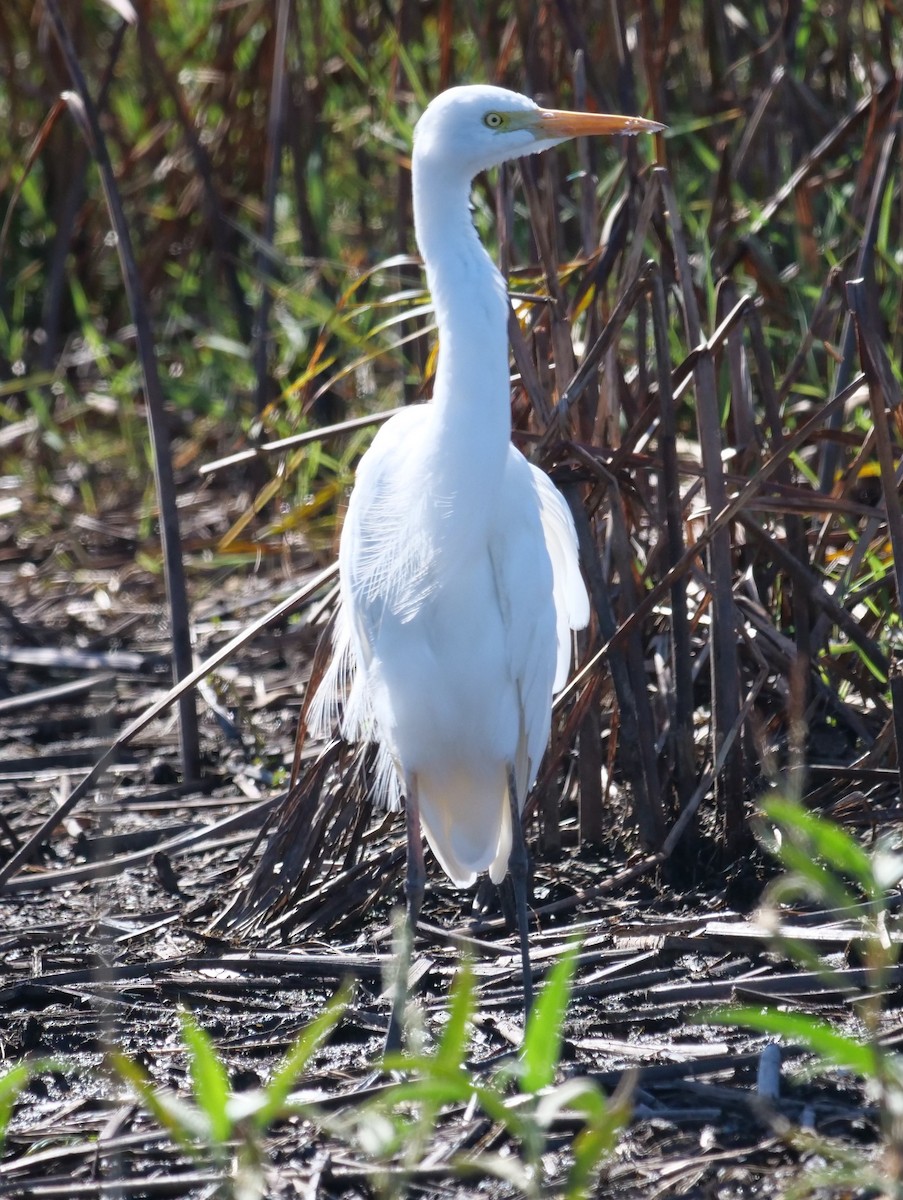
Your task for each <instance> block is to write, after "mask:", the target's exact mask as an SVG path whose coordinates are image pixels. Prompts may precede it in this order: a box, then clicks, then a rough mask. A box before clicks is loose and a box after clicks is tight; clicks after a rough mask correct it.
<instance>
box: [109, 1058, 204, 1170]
mask: <svg viewBox="0 0 903 1200" xmlns="http://www.w3.org/2000/svg"><path fill="white" fill-rule="evenodd" d="M109 1063H110V1066H111V1067H112V1068H113V1070H114V1071H115V1072H116V1074H117V1075H118V1076H119V1078H120V1079H122V1080H123V1081H124V1082H125V1083H127V1084H129V1085H130V1087H131V1088H132V1090H133V1091H134V1092H136V1093H137V1095H138V1097H139V1099H140V1100H141V1102H142V1104H143V1105H144V1107H145V1108H146V1109H147V1111H148V1112H149V1113H150V1114H151V1116H153V1117H154V1118H155V1119H156V1121H157V1122H158V1124H160V1125H161V1126H162V1127H163V1128H164V1129H165V1130H166V1131H167V1132H168V1133H169V1134H170V1135H171V1136H172V1138H173V1140H174V1141H175V1142H176V1143H177V1144H178V1145H180V1146H182V1147H183V1148H184V1149H185V1150H188V1151H189V1153H191V1154H197V1149H198V1147H197V1143H198V1142H202V1143H206V1144H209V1142H210V1140H211V1138H210V1135H211V1129H210V1122H209V1120H208V1119H207V1115H206V1113H202V1112H201V1111H200V1110H199V1109H197V1108H195V1107H194V1105H193V1104H189V1103H188V1102H187V1101H185V1100H181V1099H180V1098H179V1097H178V1096H176V1095H175V1094H174V1093H172V1092H167V1091H165V1090H164V1089H162V1088H157V1087H156V1085H155V1084H154V1082H153V1080H152V1079H151V1078H150V1076H149V1075H148V1074H147V1073H146V1072H145V1071H144V1069H143V1068H142V1067H140V1066H139V1065H138V1063H136V1062H133V1061H132V1059H130V1058H128V1057H127V1056H126V1055H125V1054H120V1053H118V1052H114V1053H112V1054H111V1055H110V1056H109Z"/></svg>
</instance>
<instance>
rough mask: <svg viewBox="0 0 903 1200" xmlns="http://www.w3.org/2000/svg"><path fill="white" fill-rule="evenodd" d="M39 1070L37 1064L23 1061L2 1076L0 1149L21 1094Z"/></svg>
mask: <svg viewBox="0 0 903 1200" xmlns="http://www.w3.org/2000/svg"><path fill="white" fill-rule="evenodd" d="M39 1069H40V1068H39V1066H38V1064H37V1063H33V1062H28V1061H23V1062H19V1063H16V1065H15V1066H14V1067H12V1068H11V1069H10V1070H9V1071H6V1072H5V1073H4V1074H3V1075H0V1149H2V1148H3V1143H4V1142H5V1141H6V1130H7V1127H8V1125H9V1119H10V1117H11V1116H12V1112H13V1108H14V1107H15V1104H16V1100H17V1099H18V1098H19V1093H20V1092H21V1091H22V1089H23V1088H24V1087H25V1086H26V1085H27V1083H28V1081H29V1079H30V1078H31V1077H32V1075H33V1074H34V1073H35V1072H36V1071H37V1070H39Z"/></svg>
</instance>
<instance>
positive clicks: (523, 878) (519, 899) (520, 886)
mask: <svg viewBox="0 0 903 1200" xmlns="http://www.w3.org/2000/svg"><path fill="white" fill-rule="evenodd" d="M508 803H509V804H510V806H511V857H510V858H509V859H508V874H509V875H510V876H511V883H512V884H513V885H514V901H515V904H516V906H517V928H518V932H519V934H520V957H521V965H522V967H523V972H524V1017H525V1018H526V1017H528V1016H529V1015H530V1009H531V1008H532V1007H533V969H532V968H531V966H530V925H529V920H528V917H527V868H528V866H529V859H528V858H527V843H526V840H525V838H524V824H523V821H522V820H521V815H520V805H519V804H518V801H517V780H516V779H515V778H514V769H513V767H509V768H508Z"/></svg>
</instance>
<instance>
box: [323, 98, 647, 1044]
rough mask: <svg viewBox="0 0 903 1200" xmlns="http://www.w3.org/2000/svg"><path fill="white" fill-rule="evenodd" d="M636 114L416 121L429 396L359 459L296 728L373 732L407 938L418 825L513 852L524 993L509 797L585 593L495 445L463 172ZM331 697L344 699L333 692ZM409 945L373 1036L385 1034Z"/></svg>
mask: <svg viewBox="0 0 903 1200" xmlns="http://www.w3.org/2000/svg"><path fill="white" fill-rule="evenodd" d="M660 128H662V127H661V126H659V125H657V124H656V123H654V122H652V121H646V120H644V119H642V118H639V117H621V116H608V115H602V114H598V113H567V112H559V111H550V110H545V109H542V108H540V107H538V106H537V105H536V104H534V102H533V101H532V100H529V99H528V98H527V97H526V96H521V95H518V94H517V93H514V92H509V91H506V90H504V89H502V88H497V87H489V86H466V87H456V88H451V89H449V90H448V91H446V92H443V93H442V94H441V95H439V96H438V97H437V98H436V99H435V100H433V101H432V103H431V104H430V105H429V106H428V107H427V109H426V111H425V112H424V113H423V115H422V116H421V118H420V120H419V121H418V123H417V126H416V128H415V130H414V151H413V161H412V171H413V200H414V229H415V234H416V238H417V245H418V247H419V249H420V252H421V254H422V256H423V262H424V265H425V268H426V277H427V283H428V285H429V290H430V293H431V295H432V300H433V306H434V309H435V314H436V323H437V326H438V331H439V355H438V362H437V368H436V378H435V385H434V388H433V397H432V401H431V402H430V403H428V404H425V405H420V406H416V407H411V408H409V409H407V410H405V411H403V412H401V413H399V414H398V415H396V416H395V417H393V418H392V419H391V420H390V421H389V422H388V423H387V424H386V425H384V426H383V427H382V428H381V429H380V431H379V433H378V434H377V435H376V437H375V438H374V440H373V443H372V445H371V446H370V449H369V450H368V451H367V452H366V454H365V455H364V456H363V458H362V459H361V462H360V465H359V467H358V469H357V477H356V481H355V486H354V490H353V492H352V495H351V500H350V503H349V506H348V512H347V515H346V517H345V523H344V527H343V530H342V535H341V545H340V552H339V569H340V580H341V583H340V593H341V606H340V612H339V615H338V618H337V623H336V629H335V634H334V657H333V661H332V665H331V667H330V669H329V671H328V673H327V675H326V677H325V678H324V680H323V683H322V684H321V686H320V689H319V691H318V694H317V696H316V698H315V701H314V704H313V707H312V710H311V715H310V722H309V724H310V727H311V729H312V730H313V731H314V732H319V733H325V732H328V730H329V729H330V728H331V727H333V726H334V724H335V722H336V721H337V720H338V719H341V729H342V733H343V735H344V737H345V738H346V739H348V740H349V741H352V742H356V741H371V742H375V743H377V745H378V747H379V767H378V771H377V780H376V785H375V787H376V792H377V795H378V797H379V798H380V799H381V800H382V801H383V802H385V803H387V804H388V805H389V806H390V807H396V806H398V805H399V804H400V803H401V801H402V800H403V801H404V806H405V810H406V823H407V834H408V874H407V884H406V892H407V905H408V929H409V938H408V953H409V952H410V942H411V939H412V937H413V931H414V928H415V925H416V920H417V915H418V913H419V909H420V902H421V899H422V895H423V886H424V866H423V850H422V841H421V827H422V830H423V833H425V835H426V839H427V841H428V843H429V845H430V846H431V847H432V850H433V852H434V854H435V855H436V858H437V859H438V860H439V863H440V864H441V866H442V867H443V869H444V870H445V872H446V873H447V874H448V876H449V877H450V879H451V880H452V881H453V882H454V883H455V884H457V885H458V886H460V887H467V886H469V885H471V884H472V883H473V882H474V881H475V880H476V878H477V876H478V874H480V873H481V872H483V871H488V872H489V876H490V878H491V879H492V880H493V881H494V882H500V881H501V880H502V879H503V878H504V876H505V874H506V872H507V871H508V870H509V869H510V871H511V876H512V881H513V883H514V889H515V896H516V900H517V909H518V923H519V931H520V940H521V954H522V959H523V967H524V992H525V1003H526V1006H527V1008H529V1005H530V1001H531V995H532V992H531V978H530V964H529V949H528V929H527V906H526V871H527V858H526V849H525V846H524V841H523V832H522V826H521V813H522V810H523V805H524V801H525V799H526V796H527V793H528V791H529V788H530V786H531V785H532V783H533V781H534V779H535V777H536V773H537V770H538V768H539V763H540V759H541V757H542V754H543V751H544V750H545V746H546V743H547V741H548V737H549V728H550V722H551V709H552V697H553V694H554V693H555V692H556V691H558V690H560V689H561V688H562V687H563V686H564V684H565V682H566V678H567V673H568V669H569V666H570V658H571V631H572V630H576V629H581V628H583V626H585V625H586V623H587V621H588V620H589V601H588V598H587V593H586V588H585V587H584V584H583V581H582V578H581V575H580V567H579V562H578V554H577V538H576V534H575V530H574V523H573V520H572V517H571V514H570V511H569V510H568V507H567V505H566V504H565V502H564V500H563V499H562V497H561V495H560V494H559V493H558V491H557V490H556V489H555V487H554V485H553V484H552V482H551V480H550V479H549V478H548V476H547V475H545V474H544V473H543V472H542V471H540V470H539V469H537V468H536V467H534V466H532V465H531V464H530V463H529V462H528V461H527V460H526V458H524V456H523V455H522V454H521V453H520V451H519V450H517V449H515V448H514V446H513V445H512V444H511V410H510V394H509V386H510V377H509V360H508V333H507V326H508V313H509V304H508V296H507V292H506V288H505V283H504V280H503V279H502V276H501V275H500V273H499V272H498V270H497V269H496V267H495V265H494V264H493V262H492V260H491V258H490V257H489V255H488V254H487V252H486V251H485V249H484V248H483V246H482V244H481V242H480V240H479V237H478V236H477V232H476V230H475V229H474V226H473V223H472V220H471V215H470V207H469V200H470V188H471V183H472V180H473V178H474V176H475V175H476V174H477V173H478V172H480V171H482V170H485V169H486V168H489V167H492V166H496V165H498V164H500V163H502V162H504V161H506V160H507V159H511V158H516V157H520V156H522V155H527V154H531V153H533V152H535V151H538V150H545V149H548V148H549V147H551V146H555V145H558V144H559V143H560V142H562V141H565V140H566V139H567V138H570V137H574V136H576V135H583V134H595V133H639V132H644V131H645V132H653V131H655V130H657V129H660ZM343 700H344V709H343V711H341V716H340V709H341V705H342V701H343ZM407 967H408V962H407V961H405V962H404V963H403V964H402V968H401V972H400V981H401V982H400V985H399V987H398V989H397V991H396V996H395V1002H394V1004H393V1011H392V1018H391V1021H390V1027H389V1035H388V1040H387V1046H389V1047H390V1048H392V1047H397V1046H398V1045H399V1044H400V1034H401V1024H400V1023H401V1017H402V1013H403V1006H404V999H405V987H406V979H407Z"/></svg>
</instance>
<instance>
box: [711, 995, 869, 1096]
mask: <svg viewBox="0 0 903 1200" xmlns="http://www.w3.org/2000/svg"><path fill="white" fill-rule="evenodd" d="M694 1020H696V1021H698V1023H700V1024H713V1025H743V1026H745V1027H746V1028H748V1029H758V1030H760V1031H761V1032H762V1033H769V1034H773V1035H775V1036H777V1037H781V1038H784V1039H785V1040H786V1041H788V1042H797V1043H800V1044H801V1045H803V1046H805V1047H806V1048H807V1049H809V1050H811V1051H812V1053H813V1054H817V1055H818V1057H819V1058H820V1059H821V1060H822V1062H823V1063H824V1065H825V1066H834V1067H844V1068H846V1069H847V1070H849V1071H853V1072H855V1073H856V1074H857V1075H859V1076H861V1077H862V1078H864V1079H875V1078H877V1077H878V1076H879V1075H880V1074H881V1062H880V1058H879V1053H880V1052H879V1051H878V1049H877V1047H876V1046H874V1045H872V1044H870V1043H868V1042H861V1041H859V1040H858V1039H857V1038H852V1037H847V1036H846V1035H845V1034H842V1033H838V1032H837V1030H836V1029H834V1027H833V1026H832V1025H830V1024H829V1023H828V1022H827V1021H823V1020H821V1019H820V1018H819V1017H811V1016H809V1015H808V1014H807V1013H795V1012H794V1013H790V1012H782V1011H780V1010H779V1009H776V1008H765V1009H760V1008H721V1009H713V1010H710V1011H708V1012H705V1013H701V1014H700V1015H699V1017H698V1018H694Z"/></svg>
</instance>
